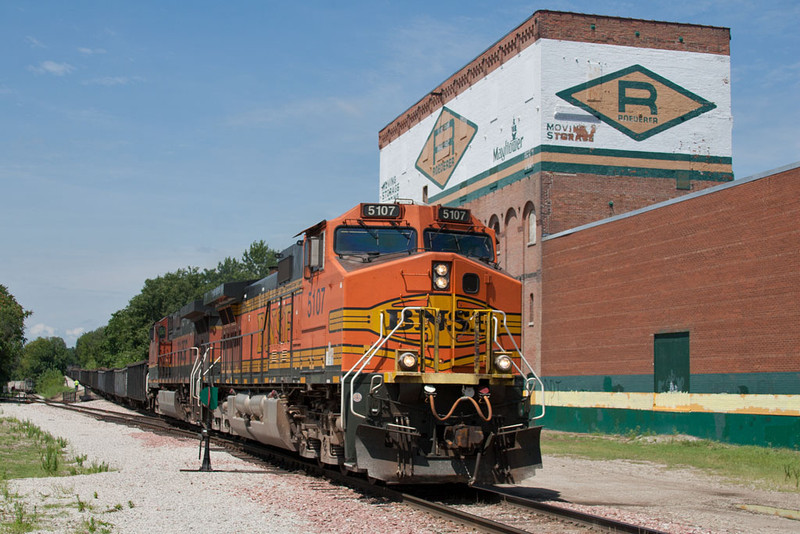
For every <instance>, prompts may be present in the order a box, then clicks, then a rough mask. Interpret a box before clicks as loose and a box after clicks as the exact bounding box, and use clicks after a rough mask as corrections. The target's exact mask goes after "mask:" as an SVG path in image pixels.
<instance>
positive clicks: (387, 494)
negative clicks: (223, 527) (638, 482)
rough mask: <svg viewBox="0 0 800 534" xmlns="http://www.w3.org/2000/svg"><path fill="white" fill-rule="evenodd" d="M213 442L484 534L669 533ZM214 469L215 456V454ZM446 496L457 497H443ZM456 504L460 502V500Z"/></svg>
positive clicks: (145, 424) (176, 428)
mask: <svg viewBox="0 0 800 534" xmlns="http://www.w3.org/2000/svg"><path fill="white" fill-rule="evenodd" d="M40 402H44V403H45V404H47V405H49V406H53V407H56V408H61V409H66V410H71V411H75V412H78V413H83V414H85V415H88V416H90V417H94V418H96V419H99V420H102V421H107V422H112V423H119V424H124V425H127V426H136V427H137V428H141V429H145V430H151V431H154V432H158V433H167V434H170V435H174V436H178V437H182V438H187V437H188V438H192V439H198V438H199V431H198V429H197V428H196V427H189V426H188V425H187V424H186V423H182V422H179V421H173V420H166V419H162V418H160V417H157V416H153V415H142V414H128V413H122V412H116V411H110V410H103V409H99V408H93V407H86V406H78V405H75V404H65V403H60V402H50V401H40ZM211 442H212V443H213V444H214V445H215V446H216V447H220V448H224V449H225V450H226V451H227V452H228V453H230V454H232V455H233V456H236V457H238V458H240V459H243V460H246V461H248V462H253V463H256V464H258V465H259V466H260V467H262V468H264V470H265V471H273V472H274V470H275V469H276V468H278V469H284V470H289V471H291V470H302V471H304V472H306V473H307V474H309V475H310V476H314V477H325V478H327V479H329V480H331V481H332V482H334V483H336V484H341V485H345V486H348V487H350V488H352V489H355V490H357V491H359V492H360V493H362V494H365V495H370V496H374V497H380V498H382V499H385V500H388V501H393V502H398V503H403V504H405V505H408V506H411V507H414V508H417V509H422V510H425V511H426V512H428V513H431V514H433V515H436V516H438V517H440V518H443V519H446V520H447V521H450V522H454V523H457V524H459V525H463V527H466V528H468V529H474V530H477V531H481V532H490V533H503V534H525V533H530V532H542V531H543V530H545V529H546V530H547V531H557V532H565V533H570V532H576V533H577V532H625V533H636V534H665V533H664V532H662V531H658V530H654V529H651V528H648V527H641V526H637V525H632V524H629V523H624V522H620V521H616V520H613V519H609V518H605V517H600V516H596V515H592V514H587V513H583V512H579V511H575V510H570V509H567V508H562V507H558V506H554V505H550V504H545V503H542V502H538V501H533V500H530V499H525V498H523V497H519V496H515V495H512V494H511V493H509V492H506V491H504V490H503V489H501V488H490V487H472V488H465V487H464V486H460V487H459V488H460V490H454V491H452V492H442V491H441V489H439V491H438V493H439V495H437V496H436V497H431V496H427V495H426V493H427V491H426V489H425V487H424V486H423V487H422V489H420V488H412V489H409V488H402V487H389V486H384V485H380V484H374V483H372V482H370V481H369V480H367V479H366V478H361V477H357V476H352V475H345V474H342V473H340V472H339V471H338V470H336V469H333V468H331V467H326V466H322V465H319V464H317V463H315V462H310V461H308V460H305V459H302V458H298V457H296V456H294V455H292V454H291V453H289V452H287V451H283V450H281V449H275V448H272V447H269V446H266V445H262V444H260V443H253V442H249V441H245V440H241V439H239V438H236V437H232V436H229V435H226V434H215V433H214V434H212V435H211ZM212 471H213V456H212ZM442 493H449V494H450V495H455V496H454V497H451V498H449V499H442V498H441V497H442V495H441V494H442ZM454 501H456V502H454Z"/></svg>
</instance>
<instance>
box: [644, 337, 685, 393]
mask: <svg viewBox="0 0 800 534" xmlns="http://www.w3.org/2000/svg"><path fill="white" fill-rule="evenodd" d="M690 374H691V371H690V368H689V332H675V333H670V334H656V335H655V341H654V343H653V378H654V385H653V387H654V390H653V391H655V392H656V393H666V392H678V391H679V392H684V393H689V376H690Z"/></svg>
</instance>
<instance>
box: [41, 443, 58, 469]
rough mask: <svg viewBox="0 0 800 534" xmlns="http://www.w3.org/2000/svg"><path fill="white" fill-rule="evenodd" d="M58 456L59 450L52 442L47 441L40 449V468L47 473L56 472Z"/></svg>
mask: <svg viewBox="0 0 800 534" xmlns="http://www.w3.org/2000/svg"><path fill="white" fill-rule="evenodd" d="M60 456H61V450H60V449H59V448H58V447H56V446H55V445H53V444H52V443H48V444H47V445H46V446H45V448H44V449H42V453H41V459H42V469H43V470H44V472H45V473H47V474H48V475H54V474H55V473H56V472H58V464H59V458H60Z"/></svg>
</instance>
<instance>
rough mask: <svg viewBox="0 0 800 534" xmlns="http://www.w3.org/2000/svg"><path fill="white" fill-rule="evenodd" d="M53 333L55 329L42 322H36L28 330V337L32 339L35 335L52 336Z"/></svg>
mask: <svg viewBox="0 0 800 534" xmlns="http://www.w3.org/2000/svg"><path fill="white" fill-rule="evenodd" d="M55 334H56V329H55V328H53V327H52V326H47V325H46V324H44V323H36V324H35V325H33V326H32V327H30V329H29V331H28V337H29V338H33V339H35V338H37V337H53V336H54V335H55Z"/></svg>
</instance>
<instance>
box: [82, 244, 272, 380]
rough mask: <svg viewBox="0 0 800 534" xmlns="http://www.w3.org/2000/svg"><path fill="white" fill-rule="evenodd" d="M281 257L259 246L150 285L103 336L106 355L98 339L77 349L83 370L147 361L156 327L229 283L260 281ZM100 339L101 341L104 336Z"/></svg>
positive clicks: (115, 316)
mask: <svg viewBox="0 0 800 534" xmlns="http://www.w3.org/2000/svg"><path fill="white" fill-rule="evenodd" d="M276 259H277V252H276V251H275V250H272V249H271V248H269V247H268V246H267V244H266V243H264V241H263V240H261V241H254V242H253V243H252V244H251V245H250V247H249V248H248V249H247V250H246V251H245V252H244V253H243V254H242V259H241V260H238V259H236V258H230V257H228V258H225V259H224V260H222V261H220V262H219V263H218V264H217V266H216V268H214V269H204V270H203V271H202V272H200V270H199V269H198V268H197V267H187V268H185V269H178V270H177V271H175V272H171V273H167V274H164V275H162V276H159V277H157V278H153V279H148V280H145V283H144V287H143V288H142V291H141V292H140V293H139V294H138V295H136V296H134V297H133V298H132V299H131V300H130V301H129V302H128V305H127V306H126V307H125V308H123V309H121V310H119V311H117V312H115V313H114V314H112V315H111V320H109V322H108V325H107V326H106V327H105V329H104V330H103V333H102V337H103V340H102V348H103V350H102V351H98V350H95V349H94V348H90V347H94V346H95V341H96V340H95V339H94V338H95V336H94V335H93V336H91V338H89V339H86V343H85V344H84V343H80V340H79V346H76V350H77V353H78V358H79V359H80V361H81V362H82V364H87V366H88V364H91V363H92V362H91V361H90V357H89V354H91V355H92V357H93V358H94V365H96V366H97V367H116V366H120V365H125V364H128V363H132V362H135V361H139V360H143V359H145V358H147V354H148V345H149V340H150V328H151V327H152V325H153V323H155V322H156V321H158V320H159V319H161V318H163V317H164V316H166V315H169V314H170V313H174V312H176V311H177V310H179V309H180V308H181V307H182V306H183V305H185V304H188V303H190V302H192V301H194V300H197V299H200V298H202V297H203V294H204V293H205V292H206V291H209V290H211V289H214V288H215V287H217V286H219V285H220V284H223V283H226V282H238V281H242V280H258V279H261V278H263V277H265V276H267V274H269V271H270V269H271V268H272V267H274V266H275V265H276V263H277V262H276ZM96 337H98V338H99V337H100V335H99V334H98V335H97V336H96Z"/></svg>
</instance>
